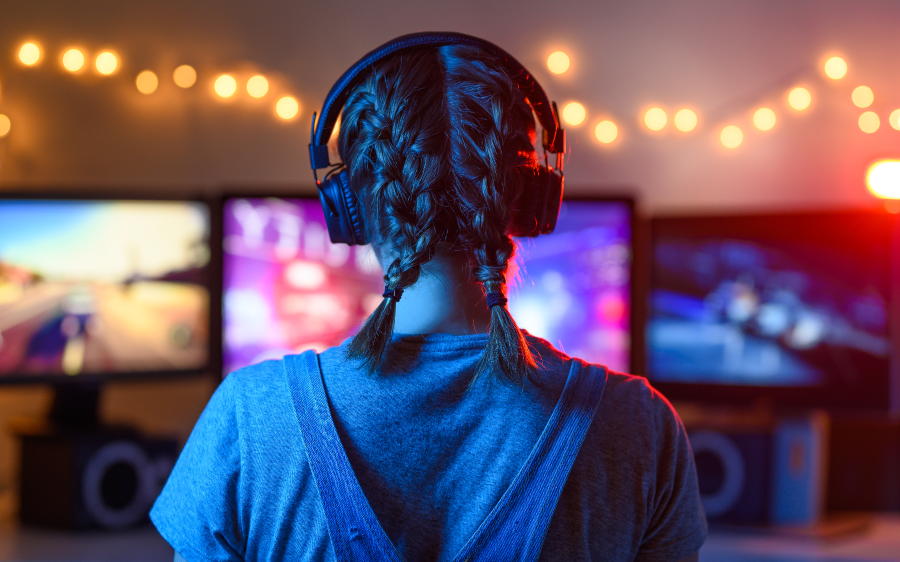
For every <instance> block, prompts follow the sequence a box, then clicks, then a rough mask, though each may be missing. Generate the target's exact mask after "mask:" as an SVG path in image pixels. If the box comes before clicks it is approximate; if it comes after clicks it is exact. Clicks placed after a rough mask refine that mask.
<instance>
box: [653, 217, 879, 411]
mask: <svg viewBox="0 0 900 562" xmlns="http://www.w3.org/2000/svg"><path fill="white" fill-rule="evenodd" d="M891 236H892V219H891V216H890V215H888V214H887V213H885V212H864V211H861V212H833V213H824V212H823V213H795V214H781V215H758V216H746V215H745V216H735V217H696V218H669V219H658V220H655V221H654V223H653V234H652V249H651V252H652V265H651V286H650V294H649V315H648V322H647V325H646V338H647V339H646V342H647V371H648V375H649V376H650V378H651V379H653V380H654V381H657V382H664V383H665V382H672V383H688V384H703V385H717V386H720V387H725V386H732V387H757V388H760V389H763V388H766V389H779V388H780V389H785V390H795V391H797V393H795V395H794V396H795V397H796V398H799V399H801V401H802V402H809V403H810V404H811V405H821V406H823V407H827V406H836V407H840V406H843V405H846V406H848V407H856V406H859V407H865V406H866V405H873V404H875V402H876V401H877V397H878V395H879V394H880V395H881V397H882V398H884V397H886V396H888V395H889V393H890V390H891V361H890V348H891V343H890V332H889V328H890V322H889V308H890V299H891V295H890V291H889V288H890V269H891V263H890V255H891V251H890V249H891ZM685 393H687V394H689V391H685ZM745 396H746V397H748V398H749V397H751V396H753V394H751V393H747V394H746V395H745ZM773 396H776V397H777V396H779V395H778V394H777V393H775V394H773ZM804 398H805V399H806V400H804Z"/></svg>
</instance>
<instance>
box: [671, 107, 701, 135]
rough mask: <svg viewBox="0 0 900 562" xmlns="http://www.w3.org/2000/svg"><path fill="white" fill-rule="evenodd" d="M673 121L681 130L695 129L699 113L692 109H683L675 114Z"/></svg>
mask: <svg viewBox="0 0 900 562" xmlns="http://www.w3.org/2000/svg"><path fill="white" fill-rule="evenodd" d="M673 121H674V122H675V126H676V127H677V128H678V130H679V131H684V132H688V131H693V130H694V127H696V126H697V114H696V113H694V112H693V111H691V110H690V109H682V110H681V111H679V112H678V113H676V114H675V119H674V120H673Z"/></svg>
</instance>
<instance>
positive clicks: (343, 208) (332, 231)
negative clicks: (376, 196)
mask: <svg viewBox="0 0 900 562" xmlns="http://www.w3.org/2000/svg"><path fill="white" fill-rule="evenodd" d="M319 201H321V203H322V210H323V211H324V212H325V224H326V226H327V227H328V236H329V238H331V241H332V242H333V243H335V244H348V245H350V246H356V245H364V244H367V243H368V241H367V239H366V230H365V224H364V222H363V216H362V213H361V209H362V207H361V205H360V204H359V200H358V199H357V198H356V194H355V193H353V190H352V189H350V181H349V178H348V176H347V171H346V170H341V171H340V172H338V173H336V174H331V175H329V176H328V177H326V178H325V179H324V180H323V181H322V183H321V184H319Z"/></svg>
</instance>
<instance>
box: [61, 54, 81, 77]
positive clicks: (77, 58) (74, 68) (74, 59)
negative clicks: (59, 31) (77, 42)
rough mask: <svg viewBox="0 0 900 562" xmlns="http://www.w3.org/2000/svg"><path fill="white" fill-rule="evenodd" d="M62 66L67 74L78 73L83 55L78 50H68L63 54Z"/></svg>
mask: <svg viewBox="0 0 900 562" xmlns="http://www.w3.org/2000/svg"><path fill="white" fill-rule="evenodd" d="M62 65H63V68H65V69H66V70H68V71H69V72H78V71H79V70H81V67H83V66H84V54H82V52H81V51H79V50H78V49H69V50H68V51H66V52H65V53H63V57H62Z"/></svg>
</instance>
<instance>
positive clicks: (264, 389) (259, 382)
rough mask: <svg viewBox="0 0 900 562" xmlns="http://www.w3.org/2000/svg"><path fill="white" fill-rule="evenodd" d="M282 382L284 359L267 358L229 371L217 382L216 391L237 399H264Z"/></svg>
mask: <svg viewBox="0 0 900 562" xmlns="http://www.w3.org/2000/svg"><path fill="white" fill-rule="evenodd" d="M284 384H285V378H284V360H283V359H269V360H267V361H262V362H260V363H254V364H253V365H248V366H247V367H242V368H240V369H238V370H237V371H234V372H232V373H229V374H228V375H227V376H226V377H225V378H224V379H223V380H222V382H221V383H220V384H219V388H218V390H217V391H216V392H217V393H219V392H222V393H224V394H226V395H228V396H229V397H231V398H232V399H233V400H239V401H246V400H248V399H255V398H261V399H265V398H266V397H267V396H272V395H273V391H275V390H277V389H280V388H281V387H282V386H283V385H284Z"/></svg>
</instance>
